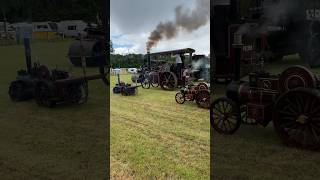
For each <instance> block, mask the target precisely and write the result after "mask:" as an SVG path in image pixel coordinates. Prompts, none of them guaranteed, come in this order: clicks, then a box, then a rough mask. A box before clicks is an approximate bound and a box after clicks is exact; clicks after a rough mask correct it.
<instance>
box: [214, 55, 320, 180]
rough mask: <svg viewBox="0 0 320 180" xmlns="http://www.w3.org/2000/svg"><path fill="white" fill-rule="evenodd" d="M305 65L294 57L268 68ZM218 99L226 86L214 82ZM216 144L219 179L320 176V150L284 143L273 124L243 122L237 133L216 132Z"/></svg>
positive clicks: (313, 177)
mask: <svg viewBox="0 0 320 180" xmlns="http://www.w3.org/2000/svg"><path fill="white" fill-rule="evenodd" d="M295 64H301V62H300V61H299V60H298V59H297V58H295V57H294V56H293V57H289V58H287V59H284V60H282V61H279V62H276V63H272V64H267V65H266V67H265V68H266V70H267V71H269V72H272V73H280V72H281V71H282V70H284V69H285V68H286V67H288V66H289V65H295ZM313 71H314V72H315V73H319V72H320V70H319V69H314V70H313ZM213 86H214V88H215V93H216V94H215V96H214V97H215V98H218V97H221V96H224V92H225V86H224V85H216V84H215V85H213ZM211 137H212V143H213V151H212V153H213V154H212V156H213V164H214V166H213V170H214V171H213V176H214V178H215V179H235V180H238V179H240V180H241V179H259V180H260V179H270V180H275V179H281V180H286V179H319V177H320V166H319V163H320V153H319V152H310V151H303V150H297V149H294V148H289V147H286V146H285V145H283V144H282V142H281V141H280V139H279V138H278V136H277V134H276V133H275V131H274V129H273V125H272V123H270V125H269V126H268V127H266V128H264V127H262V126H248V125H241V127H240V129H239V130H238V131H237V132H236V133H235V134H233V135H230V136H222V135H220V134H218V133H216V132H215V131H213V133H212V135H211Z"/></svg>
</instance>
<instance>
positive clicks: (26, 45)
mask: <svg viewBox="0 0 320 180" xmlns="http://www.w3.org/2000/svg"><path fill="white" fill-rule="evenodd" d="M23 42H24V51H25V57H26V64H27V72H28V74H30V73H31V48H30V39H29V38H24V41H23Z"/></svg>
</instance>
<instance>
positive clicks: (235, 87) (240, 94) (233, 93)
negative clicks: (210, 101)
mask: <svg viewBox="0 0 320 180" xmlns="http://www.w3.org/2000/svg"><path fill="white" fill-rule="evenodd" d="M226 96H227V97H228V98H229V99H232V100H233V101H235V102H238V103H245V102H247V101H248V99H249V97H250V85H249V83H248V82H241V81H232V82H231V83H230V84H229V85H228V86H227V90H226Z"/></svg>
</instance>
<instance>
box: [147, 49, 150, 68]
mask: <svg viewBox="0 0 320 180" xmlns="http://www.w3.org/2000/svg"><path fill="white" fill-rule="evenodd" d="M147 61H148V70H149V71H150V70H151V55H150V50H148V52H147Z"/></svg>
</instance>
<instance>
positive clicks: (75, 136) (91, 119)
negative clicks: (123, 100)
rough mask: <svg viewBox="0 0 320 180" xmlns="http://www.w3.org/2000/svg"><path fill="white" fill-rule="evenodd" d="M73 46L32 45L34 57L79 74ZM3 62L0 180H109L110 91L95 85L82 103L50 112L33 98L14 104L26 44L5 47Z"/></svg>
mask: <svg viewBox="0 0 320 180" xmlns="http://www.w3.org/2000/svg"><path fill="white" fill-rule="evenodd" d="M70 42H71V41H59V42H51V43H49V42H37V43H33V44H32V55H33V59H37V60H38V61H40V62H41V63H42V64H45V65H48V66H49V67H50V68H55V67H56V66H58V68H59V69H65V70H71V69H72V73H73V74H74V75H80V72H81V69H79V68H72V65H71V64H70V63H69V61H68V59H67V58H66V55H67V51H68V47H69V44H70ZM0 64H1V66H0V67H1V71H0V74H1V76H0V127H1V131H0V177H1V178H0V179H104V177H106V173H107V172H106V171H107V163H108V162H107V153H106V149H107V133H108V132H107V112H108V109H107V103H106V102H107V101H108V99H107V95H108V93H109V92H108V88H107V87H106V86H105V85H104V84H103V83H102V82H101V81H99V80H97V81H92V82H90V83H89V100H88V102H87V103H86V104H83V105H61V106H57V107H56V108H52V109H48V108H44V107H39V106H38V105H37V104H36V102H35V101H34V100H30V101H27V102H21V103H13V102H11V101H10V99H9V96H8V87H9V85H10V82H11V81H12V80H14V79H15V78H16V71H17V70H19V69H21V68H25V60H24V49H23V46H22V45H11V46H1V47H0ZM97 72H98V71H97V70H96V69H88V73H92V74H93V73H97Z"/></svg>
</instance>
